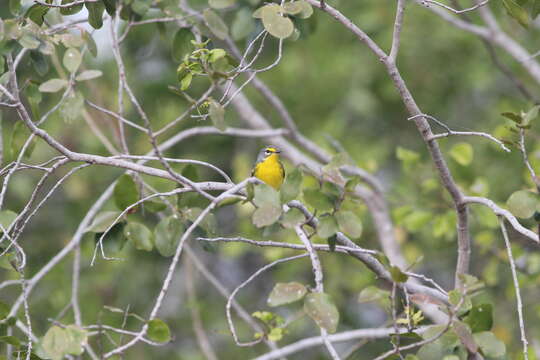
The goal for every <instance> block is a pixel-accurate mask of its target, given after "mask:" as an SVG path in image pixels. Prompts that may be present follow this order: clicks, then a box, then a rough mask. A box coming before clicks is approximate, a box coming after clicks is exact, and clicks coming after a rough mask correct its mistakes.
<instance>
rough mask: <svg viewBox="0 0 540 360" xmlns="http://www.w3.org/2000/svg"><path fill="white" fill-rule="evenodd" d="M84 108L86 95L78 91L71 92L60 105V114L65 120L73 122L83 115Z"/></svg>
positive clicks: (69, 122)
mask: <svg viewBox="0 0 540 360" xmlns="http://www.w3.org/2000/svg"><path fill="white" fill-rule="evenodd" d="M83 108H84V97H83V96H82V94H81V93H80V92H78V91H75V92H71V94H69V95H68V96H67V98H66V100H65V101H64V102H63V103H62V104H61V105H60V114H61V115H62V118H63V119H64V121H65V122H66V123H68V124H71V123H72V122H74V121H75V120H77V119H79V118H80V117H81V114H82V111H83Z"/></svg>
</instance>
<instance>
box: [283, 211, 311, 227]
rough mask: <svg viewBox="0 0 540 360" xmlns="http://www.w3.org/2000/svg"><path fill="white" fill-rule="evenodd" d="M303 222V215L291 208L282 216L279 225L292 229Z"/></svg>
mask: <svg viewBox="0 0 540 360" xmlns="http://www.w3.org/2000/svg"><path fill="white" fill-rule="evenodd" d="M304 221H305V218H304V214H303V213H302V212H301V211H300V210H298V209H296V208H291V209H289V211H287V212H286V213H285V214H283V218H282V219H281V224H282V225H283V227H284V228H286V229H292V228H294V227H295V226H296V225H299V224H302V223H303V222H304Z"/></svg>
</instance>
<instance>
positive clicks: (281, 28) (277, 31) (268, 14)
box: [261, 4, 294, 39]
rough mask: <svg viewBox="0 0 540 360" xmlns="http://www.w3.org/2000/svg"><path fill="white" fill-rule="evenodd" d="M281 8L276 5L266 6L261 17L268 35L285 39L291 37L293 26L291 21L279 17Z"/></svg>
mask: <svg viewBox="0 0 540 360" xmlns="http://www.w3.org/2000/svg"><path fill="white" fill-rule="evenodd" d="M281 11H282V9H281V6H279V5H277V4H268V5H265V6H263V8H262V10H261V17H262V22H263V26H264V28H265V29H266V31H268V32H269V33H270V35H272V36H274V37H276V38H278V39H285V38H288V37H289V36H291V35H292V33H293V31H294V24H293V22H292V21H291V19H289V18H287V17H283V16H282V15H281Z"/></svg>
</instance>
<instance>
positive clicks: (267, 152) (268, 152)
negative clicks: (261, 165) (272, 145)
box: [264, 150, 272, 155]
mask: <svg viewBox="0 0 540 360" xmlns="http://www.w3.org/2000/svg"><path fill="white" fill-rule="evenodd" d="M264 153H265V154H266V155H270V154H271V153H272V152H271V151H270V150H266V151H265V152H264Z"/></svg>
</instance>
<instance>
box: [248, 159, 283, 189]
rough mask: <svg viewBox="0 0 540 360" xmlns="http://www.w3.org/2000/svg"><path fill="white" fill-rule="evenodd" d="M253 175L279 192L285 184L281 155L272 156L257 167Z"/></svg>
mask: <svg viewBox="0 0 540 360" xmlns="http://www.w3.org/2000/svg"><path fill="white" fill-rule="evenodd" d="M253 175H255V177H257V178H258V179H261V180H262V181H264V182H265V183H267V184H268V185H270V186H271V187H273V188H274V189H276V190H278V189H279V188H280V187H281V184H283V178H284V177H285V171H284V170H283V165H281V163H280V162H279V155H278V154H272V155H270V156H268V157H267V158H266V159H264V160H263V161H261V162H260V163H258V164H257V165H256V166H255V171H254V172H253Z"/></svg>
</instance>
